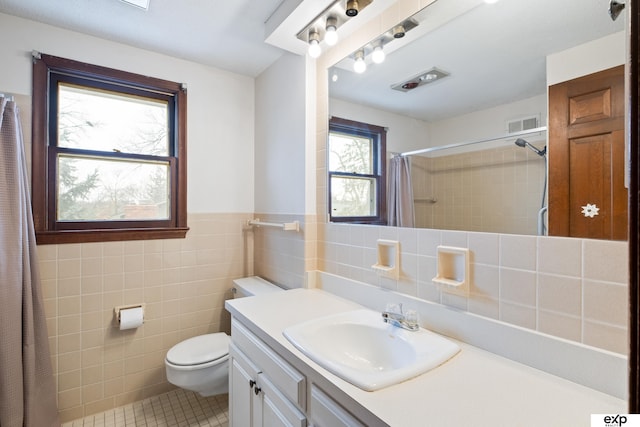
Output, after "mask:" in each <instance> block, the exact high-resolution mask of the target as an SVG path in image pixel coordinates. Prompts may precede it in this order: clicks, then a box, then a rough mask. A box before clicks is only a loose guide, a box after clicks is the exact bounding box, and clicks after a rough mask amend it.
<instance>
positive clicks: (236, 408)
mask: <svg viewBox="0 0 640 427" xmlns="http://www.w3.org/2000/svg"><path fill="white" fill-rule="evenodd" d="M229 355H230V359H229V425H230V426H231V427H249V426H254V425H256V426H259V425H261V423H262V421H261V415H262V408H261V405H262V400H261V399H260V398H259V397H258V396H256V394H255V381H256V379H257V377H258V370H257V368H256V367H255V366H254V365H253V364H252V363H251V362H249V360H248V359H246V357H245V356H244V355H242V353H241V352H240V351H238V350H237V349H235V348H234V347H233V344H232V345H231V346H230V348H229Z"/></svg>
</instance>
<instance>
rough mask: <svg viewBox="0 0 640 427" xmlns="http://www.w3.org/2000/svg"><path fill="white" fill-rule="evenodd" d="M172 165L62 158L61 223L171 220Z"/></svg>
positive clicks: (59, 166)
mask: <svg viewBox="0 0 640 427" xmlns="http://www.w3.org/2000/svg"><path fill="white" fill-rule="evenodd" d="M169 188H170V187H169V163H168V162H157V163H150V162H147V163H141V162H131V161H121V160H108V159H96V158H87V157H77V156H66V155H65V156H59V157H58V188H57V197H58V212H57V220H58V221H117V220H151V219H154V220H157V219H168V218H169V206H170V200H169V199H170V197H169V194H170V191H169Z"/></svg>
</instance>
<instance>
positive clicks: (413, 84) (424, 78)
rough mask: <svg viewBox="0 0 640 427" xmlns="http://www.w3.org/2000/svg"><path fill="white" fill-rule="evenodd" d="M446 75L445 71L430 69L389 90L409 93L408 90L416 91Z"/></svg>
mask: <svg viewBox="0 0 640 427" xmlns="http://www.w3.org/2000/svg"><path fill="white" fill-rule="evenodd" d="M448 75H449V73H447V72H446V71H443V70H440V69H438V68H436V67H433V68H432V69H430V70H428V71H424V72H422V73H420V74H418V75H416V76H413V77H411V78H410V79H408V80H405V81H403V82H400V83H396V84H394V85H392V86H391V89H394V90H399V91H401V92H409V91H410V90H413V89H416V88H418V87H420V86H423V85H426V84H429V83H433V82H436V81H438V80H440V79H443V78H445V77H447V76H448Z"/></svg>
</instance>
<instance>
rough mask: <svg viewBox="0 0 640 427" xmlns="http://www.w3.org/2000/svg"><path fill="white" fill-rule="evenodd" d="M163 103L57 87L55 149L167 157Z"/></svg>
mask: <svg viewBox="0 0 640 427" xmlns="http://www.w3.org/2000/svg"><path fill="white" fill-rule="evenodd" d="M168 126H169V124H168V106H167V103H166V102H165V101H159V100H154V99H150V98H142V97H137V96H134V95H127V94H122V93H115V92H109V91H106V90H98V89H92V88H86V87H79V86H74V85H71V84H67V83H60V84H59V85H58V146H59V147H67V148H82V149H85V150H98V151H109V152H114V151H119V152H123V153H134V154H147V155H159V156H167V155H169V142H168V141H169V139H168Z"/></svg>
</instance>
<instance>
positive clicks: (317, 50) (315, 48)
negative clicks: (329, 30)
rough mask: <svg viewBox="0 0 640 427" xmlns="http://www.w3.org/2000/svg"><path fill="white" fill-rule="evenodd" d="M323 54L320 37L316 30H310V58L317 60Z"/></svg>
mask: <svg viewBox="0 0 640 427" xmlns="http://www.w3.org/2000/svg"><path fill="white" fill-rule="evenodd" d="M321 53H322V48H321V47H320V35H319V34H318V32H317V31H316V30H314V29H311V30H309V56H310V57H312V58H317V57H319V56H320V54H321Z"/></svg>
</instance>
